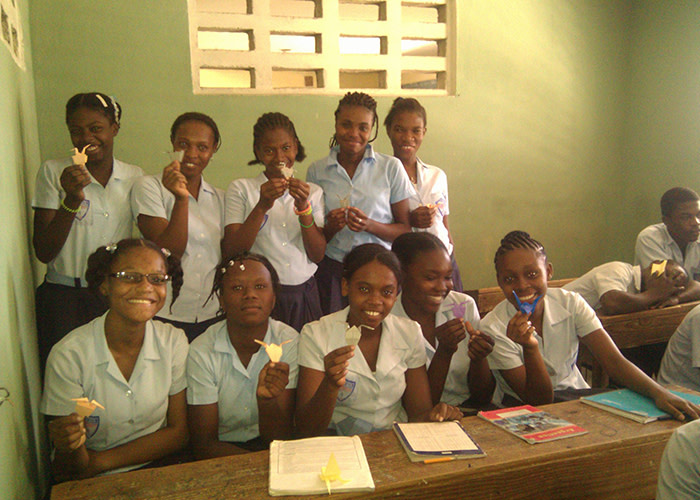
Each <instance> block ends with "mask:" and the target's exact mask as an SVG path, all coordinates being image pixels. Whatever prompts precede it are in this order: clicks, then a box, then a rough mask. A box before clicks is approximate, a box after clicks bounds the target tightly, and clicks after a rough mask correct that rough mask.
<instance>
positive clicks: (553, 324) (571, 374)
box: [481, 288, 603, 398]
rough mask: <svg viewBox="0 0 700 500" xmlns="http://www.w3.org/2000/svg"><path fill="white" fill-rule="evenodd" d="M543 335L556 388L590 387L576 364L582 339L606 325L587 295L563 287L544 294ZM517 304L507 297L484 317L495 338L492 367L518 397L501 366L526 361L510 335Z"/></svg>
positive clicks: (500, 381) (540, 345) (501, 382)
mask: <svg viewBox="0 0 700 500" xmlns="http://www.w3.org/2000/svg"><path fill="white" fill-rule="evenodd" d="M543 300H544V318H543V320H542V328H543V330H544V332H543V335H540V334H539V333H536V334H535V335H536V336H537V341H538V348H539V349H540V352H541V354H542V358H543V359H544V363H545V366H546V368H547V372H548V373H549V376H550V378H551V379H552V386H553V389H554V390H555V391H557V390H562V389H587V388H588V384H587V383H586V381H585V379H584V378H583V376H582V375H581V372H580V371H579V369H578V367H577V366H576V358H577V356H578V345H579V339H580V338H581V337H585V336H586V335H588V334H589V333H592V332H594V331H596V330H599V329H602V328H603V325H602V324H601V323H600V320H599V319H598V317H597V316H596V315H595V312H594V311H593V309H592V308H591V306H589V305H588V304H587V303H586V301H585V300H583V298H582V297H581V296H580V295H579V294H577V293H573V292H568V291H566V290H562V289H561V288H549V289H548V290H547V295H546V296H545V297H544V299H543ZM515 313H516V309H515V307H514V306H513V305H512V304H511V303H510V302H508V301H507V300H504V301H502V302H501V303H500V304H498V305H497V306H496V307H495V308H494V309H493V311H491V312H490V313H488V314H487V315H486V317H484V319H482V320H481V331H482V332H484V333H487V334H489V335H491V337H493V339H494V340H495V345H494V348H493V351H492V352H491V354H489V356H488V358H487V359H488V362H489V367H490V368H491V369H492V370H494V372H495V376H496V381H497V382H498V384H499V386H500V387H501V388H502V389H503V391H504V392H505V393H507V394H510V395H511V396H513V397H515V398H518V395H517V394H516V393H515V391H513V389H511V388H510V387H509V386H508V384H507V383H506V382H505V380H504V379H503V377H502V376H501V375H500V373H499V372H498V371H497V370H510V369H512V368H517V367H518V366H522V365H523V364H524V363H525V357H524V355H523V348H522V346H521V345H520V344H517V343H515V342H513V341H512V340H510V339H509V338H508V337H507V336H506V330H507V327H508V322H509V321H510V319H511V318H512V317H513V316H515Z"/></svg>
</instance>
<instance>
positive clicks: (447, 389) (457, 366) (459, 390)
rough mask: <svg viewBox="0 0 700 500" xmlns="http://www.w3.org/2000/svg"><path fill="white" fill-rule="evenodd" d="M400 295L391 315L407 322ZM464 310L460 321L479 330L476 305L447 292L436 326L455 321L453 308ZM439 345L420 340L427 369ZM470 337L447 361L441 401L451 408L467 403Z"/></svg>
mask: <svg viewBox="0 0 700 500" xmlns="http://www.w3.org/2000/svg"><path fill="white" fill-rule="evenodd" d="M402 294H403V292H401V294H399V297H398V299H396V303H395V304H394V308H393V309H392V310H391V313H392V314H394V315H395V316H398V317H400V318H408V319H410V318H409V316H408V314H407V313H406V310H405V309H404V307H403V304H402V302H401V296H402ZM457 307H464V310H465V313H464V316H463V317H462V319H464V320H466V321H469V323H470V324H471V325H472V326H473V327H474V329H475V330H478V329H479V309H478V308H477V306H476V302H474V299H472V298H471V297H470V296H469V295H466V294H464V293H460V292H455V291H454V290H452V291H450V293H448V294H447V297H445V300H443V301H442V304H440V308H439V309H438V312H437V313H436V314H435V326H436V327H438V326H440V325H442V324H444V323H447V322H448V321H450V320H451V319H454V318H455V317H456V316H455V313H454V312H453V310H454V309H453V308H457ZM439 344H440V342H439V341H438V340H437V339H435V347H433V346H432V345H431V344H430V342H428V339H426V338H425V337H423V345H424V346H425V354H426V356H427V358H428V361H427V364H426V366H428V367H430V362H431V361H432V359H433V356H435V351H436V349H437V346H438V345H439ZM468 351H469V336H467V338H465V339H464V340H462V341H461V342H460V343H459V344H457V350H456V351H455V353H454V354H453V355H452V359H451V360H450V369H449V371H448V372H447V378H446V379H445V386H444V387H443V390H442V395H441V397H440V401H444V402H445V403H447V404H450V405H460V404H462V402H464V401H465V400H467V399H469V394H470V393H469V385H468V384H467V372H469V364H470V363H469V361H470V360H469V352H468Z"/></svg>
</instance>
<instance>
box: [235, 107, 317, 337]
mask: <svg viewBox="0 0 700 500" xmlns="http://www.w3.org/2000/svg"><path fill="white" fill-rule="evenodd" d="M253 151H254V153H255V160H253V161H251V162H250V163H249V164H251V165H252V164H256V163H261V164H262V165H263V166H264V167H265V169H264V170H263V172H262V173H260V175H258V176H257V177H255V178H253V179H236V180H234V181H233V182H231V184H230V185H229V187H228V190H227V191H226V220H225V223H226V226H225V229H224V253H225V254H226V255H235V254H237V253H240V252H243V251H252V252H255V253H260V254H262V255H265V256H266V257H267V258H268V259H269V260H270V262H271V263H272V265H273V266H274V268H275V269H276V270H277V272H278V274H279V276H280V282H281V286H280V291H279V293H278V294H277V303H276V305H275V309H274V311H273V312H272V317H273V318H275V319H277V320H280V321H283V322H285V323H287V324H288V325H291V326H293V327H294V328H295V329H296V330H297V331H299V330H301V327H302V326H304V325H305V324H306V323H308V322H310V321H315V320H317V319H319V318H320V317H321V303H320V299H319V295H318V288H317V286H316V279H315V278H314V273H315V272H316V269H317V266H316V264H317V263H318V262H320V260H321V259H322V258H323V254H324V252H325V250H326V240H325V238H324V235H323V191H321V188H320V187H318V186H317V185H316V184H313V183H306V182H304V181H302V180H301V179H298V178H297V177H295V176H294V175H293V172H294V170H293V169H294V164H295V162H297V161H302V160H303V159H304V158H306V153H304V146H302V145H301V142H300V141H299V138H298V137H297V133H296V130H295V128H294V124H293V123H292V121H291V120H290V119H289V118H288V117H287V116H285V115H283V114H282V113H265V114H264V115H262V116H261V117H260V118H258V121H257V122H256V123H255V126H254V127H253ZM285 173H286V174H287V176H290V175H291V176H290V177H289V178H287V177H286V176H285Z"/></svg>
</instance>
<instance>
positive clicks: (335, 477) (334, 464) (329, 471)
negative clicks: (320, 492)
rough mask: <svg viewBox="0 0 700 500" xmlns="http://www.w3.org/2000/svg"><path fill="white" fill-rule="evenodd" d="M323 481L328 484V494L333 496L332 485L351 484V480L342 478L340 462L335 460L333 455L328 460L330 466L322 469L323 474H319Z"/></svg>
mask: <svg viewBox="0 0 700 500" xmlns="http://www.w3.org/2000/svg"><path fill="white" fill-rule="evenodd" d="M319 477H320V478H321V481H324V482H325V483H326V488H327V489H328V494H329V495H330V494H331V483H332V482H334V481H340V482H341V483H343V484H345V483H349V482H350V479H343V478H342V477H340V467H339V466H338V461H337V460H336V459H335V454H333V453H331V456H330V458H329V459H328V464H327V465H326V466H325V467H321V474H319Z"/></svg>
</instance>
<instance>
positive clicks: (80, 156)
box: [71, 144, 90, 166]
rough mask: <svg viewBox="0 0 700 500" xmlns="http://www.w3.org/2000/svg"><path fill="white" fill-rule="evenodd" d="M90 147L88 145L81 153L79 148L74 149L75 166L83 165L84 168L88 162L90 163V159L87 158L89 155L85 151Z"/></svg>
mask: <svg viewBox="0 0 700 500" xmlns="http://www.w3.org/2000/svg"><path fill="white" fill-rule="evenodd" d="M89 146H90V144H88V145H87V146H85V147H84V148H83V149H82V151H79V150H78V148H73V156H72V158H71V159H72V160H73V165H83V166H85V164H86V163H87V161H88V157H87V155H86V154H85V150H86V149H87V148H88V147H89Z"/></svg>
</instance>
